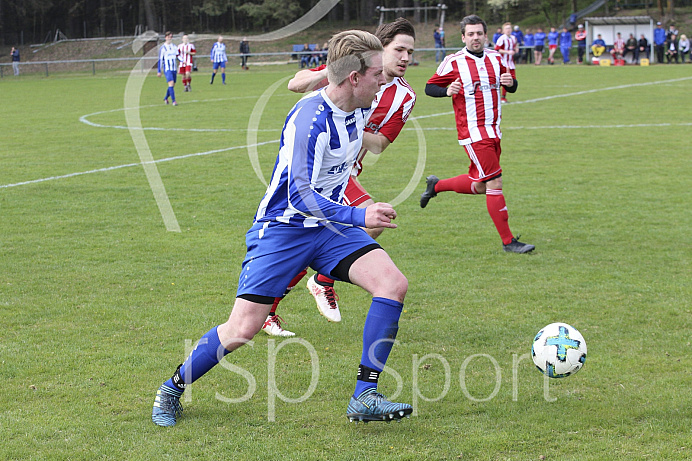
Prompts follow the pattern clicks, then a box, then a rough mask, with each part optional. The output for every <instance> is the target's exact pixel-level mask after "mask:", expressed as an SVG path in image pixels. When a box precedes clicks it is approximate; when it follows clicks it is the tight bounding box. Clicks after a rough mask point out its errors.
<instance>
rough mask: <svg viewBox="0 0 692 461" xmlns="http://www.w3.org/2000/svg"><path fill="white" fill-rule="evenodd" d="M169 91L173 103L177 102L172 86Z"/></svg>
mask: <svg viewBox="0 0 692 461" xmlns="http://www.w3.org/2000/svg"><path fill="white" fill-rule="evenodd" d="M168 91H170V92H171V99H173V102H175V90H174V89H173V87H172V86H169V87H168Z"/></svg>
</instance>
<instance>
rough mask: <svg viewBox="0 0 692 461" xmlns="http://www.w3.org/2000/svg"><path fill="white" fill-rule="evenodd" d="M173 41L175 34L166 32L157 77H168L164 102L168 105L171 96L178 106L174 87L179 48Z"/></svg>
mask: <svg viewBox="0 0 692 461" xmlns="http://www.w3.org/2000/svg"><path fill="white" fill-rule="evenodd" d="M172 41H173V32H170V31H168V32H166V42H165V43H164V44H163V45H161V49H159V64H158V71H157V73H156V76H157V77H160V76H161V74H162V73H163V74H164V75H165V76H166V82H168V89H167V90H166V97H165V98H163V100H164V101H165V102H166V104H168V97H169V96H170V98H171V100H172V101H173V105H174V106H177V105H178V103H177V102H175V90H174V86H175V80H176V76H177V73H178V47H177V46H175V45H174V44H173V43H172Z"/></svg>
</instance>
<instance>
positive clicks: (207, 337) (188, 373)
mask: <svg viewBox="0 0 692 461" xmlns="http://www.w3.org/2000/svg"><path fill="white" fill-rule="evenodd" d="M217 328H218V326H215V327H214V328H212V329H211V330H209V331H208V332H206V333H205V334H204V336H202V338H201V339H200V340H199V343H198V344H197V347H196V348H195V349H194V350H193V351H192V353H190V355H189V356H188V358H187V359H186V360H185V362H184V363H183V364H182V365H181V366H180V368H179V369H178V370H177V371H176V372H175V374H174V375H173V376H172V377H171V379H169V380H168V381H166V382H165V383H164V385H165V386H168V387H170V388H171V389H177V390H179V391H180V392H182V391H184V390H185V387H186V386H187V385H188V384H192V383H193V382H195V381H196V380H197V379H198V378H200V377H202V375H204V374H205V373H206V372H207V371H209V370H211V369H212V368H214V366H215V365H216V364H217V363H219V360H221V359H222V358H223V357H224V356H225V355H226V354H228V353H229V351H227V350H226V348H224V347H223V346H222V345H221V341H220V340H219V334H218V333H217V331H216V329H217ZM181 380H182V383H181V382H180V381H181Z"/></svg>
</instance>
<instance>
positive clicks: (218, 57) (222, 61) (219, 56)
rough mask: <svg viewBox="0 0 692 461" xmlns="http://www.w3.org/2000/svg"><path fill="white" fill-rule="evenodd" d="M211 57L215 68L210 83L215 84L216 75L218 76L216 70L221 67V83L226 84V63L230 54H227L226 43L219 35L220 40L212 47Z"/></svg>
mask: <svg viewBox="0 0 692 461" xmlns="http://www.w3.org/2000/svg"><path fill="white" fill-rule="evenodd" d="M209 57H210V59H211V62H212V66H213V70H212V74H211V81H210V82H209V84H210V85H213V84H214V77H216V71H217V70H219V68H221V83H223V84H224V85H225V84H226V63H227V62H228V56H226V44H225V43H224V42H223V37H222V36H221V35H219V38H218V40H217V41H216V42H215V43H214V45H213V46H212V47H211V52H210V53H209Z"/></svg>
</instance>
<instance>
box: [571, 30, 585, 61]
mask: <svg viewBox="0 0 692 461" xmlns="http://www.w3.org/2000/svg"><path fill="white" fill-rule="evenodd" d="M574 39H575V40H576V41H577V63H579V64H581V63H583V62H584V55H585V54H586V31H585V30H584V25H583V24H579V25H578V26H577V32H575V34H574Z"/></svg>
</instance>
